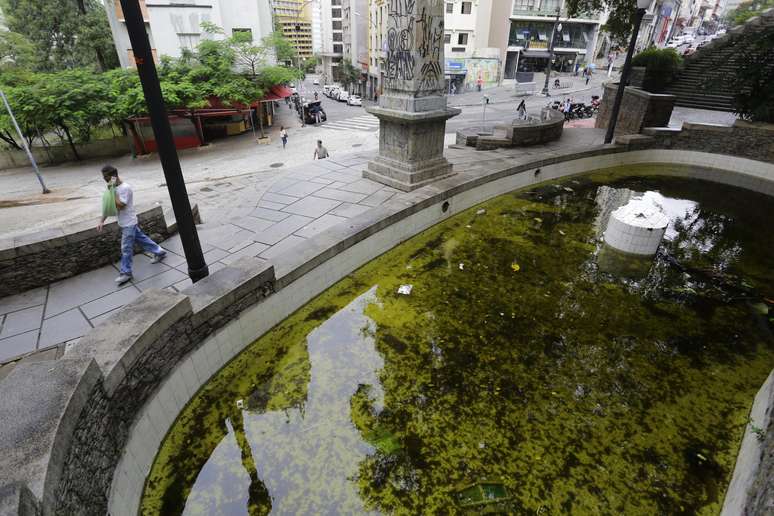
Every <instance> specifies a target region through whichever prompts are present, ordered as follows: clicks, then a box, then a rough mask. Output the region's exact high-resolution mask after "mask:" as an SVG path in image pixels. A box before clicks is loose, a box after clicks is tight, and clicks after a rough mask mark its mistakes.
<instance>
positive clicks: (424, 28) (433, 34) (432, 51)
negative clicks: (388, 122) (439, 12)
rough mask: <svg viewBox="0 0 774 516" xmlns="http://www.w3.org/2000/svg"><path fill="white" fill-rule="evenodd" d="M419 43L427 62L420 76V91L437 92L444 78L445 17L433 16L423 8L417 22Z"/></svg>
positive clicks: (423, 57)
mask: <svg viewBox="0 0 774 516" xmlns="http://www.w3.org/2000/svg"><path fill="white" fill-rule="evenodd" d="M416 26H417V32H418V34H419V41H418V43H417V50H418V51H419V55H420V57H421V58H422V59H423V60H424V61H425V62H424V64H422V69H421V70H420V74H419V79H420V80H419V89H420V90H437V89H439V82H440V80H441V78H442V77H443V70H442V69H441V49H442V48H443V47H442V45H443V17H439V16H433V15H431V14H429V13H428V12H427V10H426V9H425V8H424V7H423V8H422V12H421V13H420V15H419V18H418V19H417V21H416Z"/></svg>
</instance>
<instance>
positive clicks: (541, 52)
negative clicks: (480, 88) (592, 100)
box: [504, 0, 604, 79]
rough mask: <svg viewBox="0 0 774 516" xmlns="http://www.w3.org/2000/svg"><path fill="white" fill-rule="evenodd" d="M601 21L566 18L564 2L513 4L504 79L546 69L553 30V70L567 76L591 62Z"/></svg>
mask: <svg viewBox="0 0 774 516" xmlns="http://www.w3.org/2000/svg"><path fill="white" fill-rule="evenodd" d="M557 15H558V18H557ZM603 21H604V15H603V14H602V13H588V14H583V15H579V16H577V17H575V18H569V17H568V16H567V8H566V6H565V5H564V0H513V2H512V8H511V12H510V22H511V24H510V33H509V35H508V42H507V45H508V49H507V57H506V62H505V73H504V77H505V78H506V79H513V78H516V73H517V72H526V73H529V72H543V71H544V70H545V69H546V66H547V64H548V59H549V51H548V50H549V39H550V38H551V34H552V32H553V29H554V26H556V29H557V30H556V31H555V33H554V40H553V48H554V61H553V63H552V68H553V69H554V70H557V71H562V72H570V71H573V70H574V68H575V66H576V65H581V64H585V63H591V62H593V61H594V59H595V57H596V56H594V53H595V51H596V48H597V39H598V37H599V27H600V25H601V24H602V23H603Z"/></svg>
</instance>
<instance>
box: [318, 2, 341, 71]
mask: <svg viewBox="0 0 774 516" xmlns="http://www.w3.org/2000/svg"><path fill="white" fill-rule="evenodd" d="M341 4H342V0H320V15H321V20H322V23H321V24H320V25H321V27H320V28H321V32H320V34H321V39H322V52H321V54H320V59H321V69H322V80H323V82H324V83H331V82H333V81H334V78H335V77H336V76H337V69H338V67H339V66H340V65H341V60H342V59H343V58H344V30H343V10H342V5H341Z"/></svg>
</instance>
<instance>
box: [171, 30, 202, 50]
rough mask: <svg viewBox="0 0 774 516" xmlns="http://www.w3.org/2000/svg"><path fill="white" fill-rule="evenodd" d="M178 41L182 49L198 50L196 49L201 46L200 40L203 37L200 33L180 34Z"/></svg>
mask: <svg viewBox="0 0 774 516" xmlns="http://www.w3.org/2000/svg"><path fill="white" fill-rule="evenodd" d="M177 39H178V41H179V42H180V48H187V49H189V50H196V47H198V46H199V39H201V35H200V34H198V33H195V34H194V33H190V34H189V33H178V35H177Z"/></svg>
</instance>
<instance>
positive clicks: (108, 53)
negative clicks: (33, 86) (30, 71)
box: [0, 0, 118, 71]
mask: <svg viewBox="0 0 774 516" xmlns="http://www.w3.org/2000/svg"><path fill="white" fill-rule="evenodd" d="M0 8H1V9H2V10H3V12H4V13H5V15H6V24H7V25H8V28H9V29H10V30H11V31H12V32H16V33H19V34H22V35H24V36H25V37H26V38H27V39H28V40H29V41H30V43H31V44H32V45H33V47H34V49H35V60H34V69H35V70H38V71H56V70H63V69H71V68H77V67H82V66H93V65H97V66H98V67H99V68H100V69H102V70H107V69H109V68H114V67H116V66H118V57H117V56H116V51H115V47H114V46H113V39H112V35H111V32H110V27H109V26H108V21H107V15H106V13H105V7H104V5H103V4H102V3H101V2H100V1H99V0H0Z"/></svg>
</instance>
